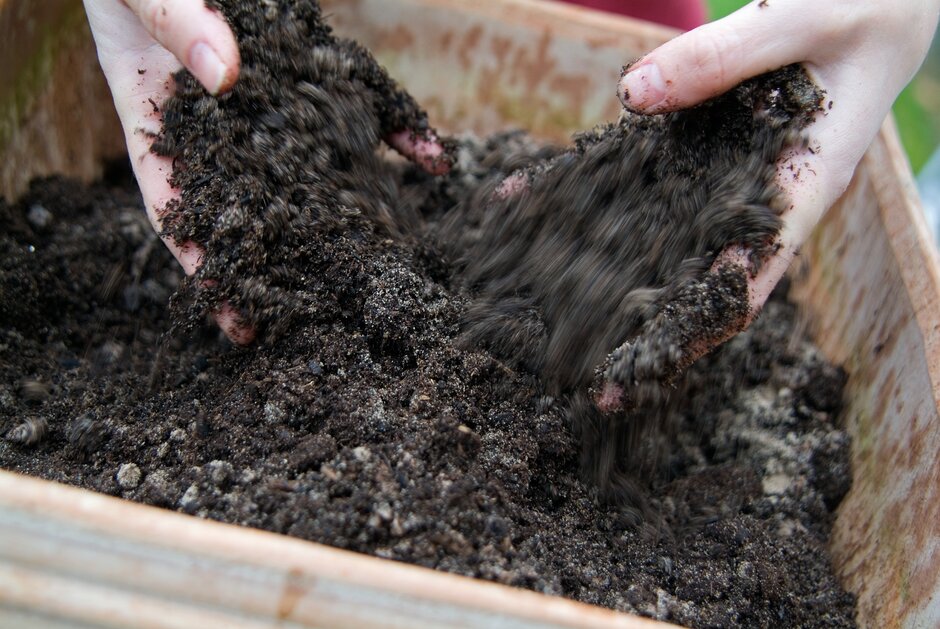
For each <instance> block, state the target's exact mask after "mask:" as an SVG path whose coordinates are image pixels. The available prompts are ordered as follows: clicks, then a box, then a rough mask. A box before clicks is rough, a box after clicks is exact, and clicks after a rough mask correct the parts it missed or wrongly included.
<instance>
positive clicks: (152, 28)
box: [124, 0, 240, 94]
mask: <svg viewBox="0 0 940 629" xmlns="http://www.w3.org/2000/svg"><path fill="white" fill-rule="evenodd" d="M124 2H125V3H126V4H127V5H128V7H130V9H131V10H132V11H133V12H134V13H135V14H136V15H137V17H138V19H139V20H140V22H141V23H142V24H143V26H144V28H146V29H147V32H148V33H150V35H151V36H152V37H153V38H154V39H155V40H157V41H158V42H159V43H160V44H162V45H163V46H164V47H165V48H166V49H167V50H169V51H170V52H171V53H173V56H175V57H176V58H177V59H179V61H180V62H181V63H182V64H183V65H184V66H186V69H187V70H189V71H190V72H192V73H193V76H195V77H196V78H197V79H198V80H199V82H200V83H202V85H203V87H205V88H206V89H207V90H208V91H209V92H211V93H212V94H219V93H221V92H225V91H227V90H229V89H231V87H232V85H234V83H235V79H237V78H238V66H239V63H240V58H239V54H238V44H237V43H236V42H235V36H234V35H233V34H232V30H231V28H229V25H228V23H226V21H225V19H224V18H223V17H222V16H221V15H220V14H219V13H218V12H216V11H213V10H211V9H208V8H206V6H205V4H204V3H203V0H124Z"/></svg>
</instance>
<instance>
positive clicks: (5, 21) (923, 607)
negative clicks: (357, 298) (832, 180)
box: [0, 0, 940, 628]
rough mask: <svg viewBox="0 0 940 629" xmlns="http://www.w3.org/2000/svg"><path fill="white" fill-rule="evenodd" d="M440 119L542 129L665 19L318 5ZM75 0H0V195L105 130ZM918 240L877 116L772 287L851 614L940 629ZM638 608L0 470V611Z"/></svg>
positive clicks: (22, 622)
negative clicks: (575, 599) (803, 358)
mask: <svg viewBox="0 0 940 629" xmlns="http://www.w3.org/2000/svg"><path fill="white" fill-rule="evenodd" d="M324 5H327V10H328V12H329V13H330V14H331V15H332V22H333V23H334V24H335V25H336V26H337V30H338V31H339V32H340V33H342V34H348V35H350V36H353V37H355V38H357V39H359V40H360V41H362V42H363V43H365V44H366V45H368V46H369V47H371V48H372V49H373V50H375V51H376V53H377V55H378V57H379V58H380V59H381V60H382V61H383V63H385V64H386V66H387V67H388V68H389V70H390V71H391V73H392V75H393V76H395V77H397V78H399V79H400V80H401V81H402V82H403V83H404V84H405V85H406V86H407V87H408V89H409V90H410V91H411V92H412V93H413V94H414V95H415V96H416V97H417V98H418V99H419V100H420V101H421V102H422V103H424V104H426V105H427V106H428V109H429V111H430V114H431V118H432V121H433V122H434V123H435V124H437V125H438V126H439V127H441V128H443V129H444V130H464V129H468V128H469V129H472V130H474V131H477V132H480V133H488V132H492V131H494V130H497V129H499V128H506V127H520V126H521V127H526V128H529V129H531V130H532V131H533V132H534V133H535V134H536V135H539V136H542V137H545V138H549V139H555V140H561V139H564V138H565V137H567V135H568V134H569V133H570V132H571V131H572V130H575V129H579V128H586V127H590V126H591V125H593V124H594V123H596V122H600V121H603V120H606V119H612V118H613V117H615V116H616V114H617V111H618V107H619V105H618V103H617V100H616V97H615V95H614V86H615V84H616V80H617V78H618V75H619V69H620V66H621V65H622V64H623V63H626V62H628V61H630V60H632V59H633V58H635V57H637V56H639V55H640V54H642V53H643V52H645V51H647V50H650V49H652V48H654V47H655V46H656V45H657V44H659V43H661V42H662V41H664V40H666V39H668V38H669V37H670V36H672V35H673V34H674V33H673V32H672V31H669V30H668V29H664V28H660V27H655V26H651V25H647V24H643V23H639V22H636V21H632V20H628V19H623V18H617V17H612V16H609V15H602V14H599V13H594V12H590V11H587V10H583V9H579V8H573V7H569V6H566V5H561V4H557V3H554V2H550V1H547V0H542V1H538V0H475V1H474V2H472V3H471V2H462V1H460V0H395V1H390V0H344V1H341V0H330V1H328V2H324ZM81 10H82V9H81V3H80V2H78V1H77V0H44V1H43V2H31V1H30V0H0V59H2V63H0V155H2V158H3V159H2V160H0V190H2V193H3V194H4V195H5V196H6V197H8V198H14V197H15V196H17V195H18V194H19V193H20V192H21V191H22V190H23V189H24V187H25V185H26V183H27V182H28V181H29V179H30V178H31V177H33V176H35V175H40V174H46V173H51V172H60V173H66V174H71V175H75V176H79V177H82V178H85V179H88V178H91V177H94V176H95V175H96V174H98V173H99V172H100V166H101V163H102V160H103V159H104V158H105V157H109V156H115V155H120V154H121V151H122V145H121V133H120V130H119V128H118V126H117V123H116V118H115V116H114V113H113V109H112V107H111V106H110V100H109V96H108V93H107V90H106V86H105V85H104V82H103V80H102V77H101V76H100V73H99V72H98V70H97V69H96V64H95V59H94V48H93V46H92V44H91V42H90V37H89V34H88V32H87V26H85V25H84V22H83V21H82V19H81V15H82V14H81ZM938 269H940V266H938V259H937V254H936V252H935V250H934V248H933V246H932V243H931V239H930V237H929V234H928V232H927V229H926V226H925V224H924V221H923V219H922V217H921V213H920V208H919V207H918V201H917V198H916V194H915V192H914V188H913V183H912V178H911V173H910V168H909V166H908V164H907V161H906V159H905V157H904V155H903V152H902V151H901V148H900V145H899V143H898V139H897V134H896V133H895V130H894V127H893V125H892V123H891V121H888V122H886V123H885V125H884V127H883V128H882V130H881V132H880V134H879V135H878V137H877V138H876V139H875V141H874V143H873V144H872V146H871V148H870V149H869V151H868V153H867V154H866V156H865V158H864V160H863V162H862V163H861V164H860V166H859V168H858V171H857V172H856V176H855V178H854V180H853V182H852V184H851V186H850V188H849V190H848V191H847V192H846V194H845V195H844V197H843V198H842V200H841V201H840V202H839V203H838V205H837V206H836V207H834V208H833V209H832V210H831V211H830V212H829V213H828V214H827V216H826V217H825V219H824V220H823V221H822V223H821V224H820V226H819V227H818V229H817V230H816V231H815V233H814V235H813V237H812V238H811V240H810V242H809V243H808V244H807V245H806V247H805V248H804V251H803V255H802V256H801V259H800V262H799V265H798V268H796V269H794V272H793V276H794V282H793V297H794V298H795V299H796V300H797V301H798V302H799V303H800V304H801V305H802V306H803V312H804V313H805V316H806V320H807V322H808V325H809V327H810V330H811V331H812V333H813V335H814V337H815V339H816V342H817V343H818V344H819V345H820V347H821V348H822V349H823V351H824V352H825V353H826V354H827V355H828V357H829V358H830V359H831V360H833V361H835V362H837V363H840V364H843V365H844V366H845V368H846V370H847V371H848V373H849V374H850V375H849V382H848V387H847V393H846V395H847V399H846V406H845V411H844V412H845V418H846V421H847V425H848V427H849V431H850V432H851V435H852V439H853V450H852V463H853V475H854V478H853V486H852V490H851V492H850V493H849V494H848V496H847V497H846V499H845V501H844V502H843V504H842V505H841V507H840V508H839V512H838V518H837V520H836V523H835V529H834V534H833V539H832V551H833V554H834V557H835V564H836V570H837V572H838V574H839V575H840V576H841V578H842V580H843V582H844V584H845V586H846V587H847V588H848V589H850V590H851V591H853V592H855V593H856V594H857V595H858V601H859V606H858V621H859V623H860V624H861V625H862V626H863V627H901V626H904V627H925V628H927V627H929V628H933V627H937V626H940V418H938V412H937V402H938V400H937V395H938V392H940V388H938V386H937V379H938V378H940V346H938V342H940V311H938V309H940V300H938V297H940V287H938V278H940V273H938ZM76 624H81V625H82V626H94V627H117V626H134V627H209V626H219V627H266V626H278V627H314V626H381V627H399V626H401V627H421V626H506V627H509V626H512V627H568V626H590V627H631V628H632V627H654V626H664V625H662V624H661V623H654V622H651V621H647V620H643V619H637V618H634V617H631V616H627V615H624V614H615V613H613V612H609V611H606V610H601V609H597V608H593V607H590V606H586V605H581V604H577V603H572V602H569V601H565V600H562V599H557V598H550V597H544V596H540V595H537V594H533V593H531V592H525V591H520V590H515V589H511V588H506V587H502V586H497V585H493V584H488V583H480V582H475V581H473V580H470V579H465V578H461V577H456V576H452V575H447V574H441V573H435V572H432V571H428V570H424V569H421V568H416V567H412V566H406V565H402V564H398V563H393V562H390V561H385V560H382V559H376V558H370V557H365V556H361V555H355V554H352V553H348V552H344V551H339V550H335V549H331V548H325V547H322V546H319V545H316V544H311V543H307V542H302V541H298V540H293V539H288V538H284V537H281V536H277V535H272V534H268V533H263V532H259V531H254V530H246V529H241V528H238V527H235V526H229V525H223V524H218V523H213V522H205V521H201V520H198V519H195V518H191V517H189V516H185V515H180V514H177V513H172V512H168V511H162V510H158V509H153V508H150V507H145V506H140V505H136V504H131V503H127V502H124V501H121V500H117V499H114V498H109V497H105V496H100V495H96V494H92V493H90V492H87V491H83V490H78V489H74V488H69V487H64V486H60V485H56V484H54V483H48V482H44V481H38V480H35V479H30V478H24V477H21V476H17V475H14V474H9V473H0V626H4V627H7V626H10V627H13V626H16V627H62V626H74V625H76Z"/></svg>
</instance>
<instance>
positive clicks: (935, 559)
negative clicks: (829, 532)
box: [793, 123, 940, 629]
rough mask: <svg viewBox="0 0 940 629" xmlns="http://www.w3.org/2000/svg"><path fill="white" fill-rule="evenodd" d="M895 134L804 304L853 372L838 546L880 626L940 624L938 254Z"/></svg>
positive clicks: (819, 257)
mask: <svg viewBox="0 0 940 629" xmlns="http://www.w3.org/2000/svg"><path fill="white" fill-rule="evenodd" d="M910 179H911V177H910V170H909V168H908V167H907V164H906V160H905V158H904V156H903V153H902V152H901V151H900V147H899V145H898V144H897V136H896V134H895V133H894V129H893V126H892V125H891V124H890V123H889V124H888V125H886V127H885V129H884V130H883V132H882V134H881V135H880V136H879V137H878V138H877V139H876V141H875V142H874V144H873V145H872V147H871V148H870V149H869V153H868V155H867V156H866V158H865V161H864V162H863V164H862V166H861V167H860V168H859V171H858V172H857V174H856V178H855V180H854V182H853V184H852V186H851V187H850V189H849V190H848V191H847V193H846V195H845V196H844V198H843V200H842V201H841V203H840V204H839V205H837V206H836V207H835V208H833V209H832V210H831V211H830V212H829V214H828V215H827V216H826V217H825V219H824V220H823V222H822V224H821V225H820V226H819V228H818V229H817V230H816V231H815V233H814V235H813V238H812V239H811V241H810V242H809V243H807V245H806V247H805V248H804V252H803V257H804V258H806V259H808V263H807V265H806V269H805V273H804V275H803V277H802V278H801V280H802V281H800V282H798V283H797V284H796V285H795V287H794V293H793V294H794V296H796V297H797V299H798V300H799V301H800V302H801V303H802V304H803V305H804V306H805V310H806V313H807V318H808V319H809V325H810V328H811V329H812V330H813V331H814V333H815V336H816V338H817V342H818V343H819V344H820V345H821V347H822V348H823V350H824V351H825V352H826V353H827V355H829V356H830V357H832V358H833V359H834V360H836V361H840V362H842V363H843V364H844V365H845V368H846V370H847V371H848V372H849V373H850V374H851V377H850V379H849V384H848V389H847V391H846V409H845V412H844V419H845V421H846V423H847V427H848V429H849V432H850V434H851V435H852V439H853V444H852V453H853V458H852V464H853V486H852V490H851V491H850V492H849V494H848V496H847V497H846V499H845V501H844V502H843V503H842V505H841V506H840V508H839V512H838V518H837V520H836V524H835V529H834V532H833V541H832V549H833V555H834V559H835V562H836V566H837V569H838V571H839V574H840V575H841V577H842V578H843V580H844V583H845V585H846V586H847V587H848V588H849V589H851V590H852V591H854V592H856V593H857V594H858V596H859V614H858V616H859V620H860V622H861V624H862V625H863V626H868V627H902V626H903V627H924V628H930V629H932V628H934V627H937V626H940V417H938V414H937V403H936V402H937V391H938V389H937V376H938V374H940V346H938V334H940V308H938V305H940V304H938V294H940V293H938V280H937V277H938V271H937V268H938V267H937V260H936V255H935V252H934V249H933V248H932V246H931V242H930V240H929V235H928V234H927V231H926V228H925V226H923V225H921V224H919V223H920V222H922V218H921V216H920V214H919V208H918V207H917V199H916V197H915V196H914V194H913V193H912V190H913V182H911V181H910Z"/></svg>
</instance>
